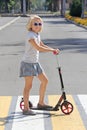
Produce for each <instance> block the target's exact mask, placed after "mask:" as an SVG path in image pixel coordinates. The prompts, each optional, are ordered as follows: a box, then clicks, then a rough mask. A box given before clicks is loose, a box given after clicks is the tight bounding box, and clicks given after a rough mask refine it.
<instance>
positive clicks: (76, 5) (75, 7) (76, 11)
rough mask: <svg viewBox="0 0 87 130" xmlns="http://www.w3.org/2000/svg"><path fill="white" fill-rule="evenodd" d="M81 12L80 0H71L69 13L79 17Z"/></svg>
mask: <svg viewBox="0 0 87 130" xmlns="http://www.w3.org/2000/svg"><path fill="white" fill-rule="evenodd" d="M81 13H82V4H81V0H73V1H72V4H71V8H70V15H71V16H78V17H81Z"/></svg>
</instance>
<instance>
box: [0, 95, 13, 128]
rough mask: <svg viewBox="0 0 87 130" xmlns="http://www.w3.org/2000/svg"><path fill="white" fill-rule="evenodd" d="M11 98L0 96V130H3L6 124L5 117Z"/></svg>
mask: <svg viewBox="0 0 87 130" xmlns="http://www.w3.org/2000/svg"><path fill="white" fill-rule="evenodd" d="M11 99H12V97H11V96H0V130H4V128H5V124H6V123H7V120H6V117H7V116H8V111H9V107H10V103H11Z"/></svg>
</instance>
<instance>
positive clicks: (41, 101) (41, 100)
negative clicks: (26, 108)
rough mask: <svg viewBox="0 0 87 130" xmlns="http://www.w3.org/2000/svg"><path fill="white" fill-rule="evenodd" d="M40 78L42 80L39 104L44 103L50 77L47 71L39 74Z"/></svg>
mask: <svg viewBox="0 0 87 130" xmlns="http://www.w3.org/2000/svg"><path fill="white" fill-rule="evenodd" d="M38 78H39V80H40V81H41V84H40V90H39V95H40V97H39V104H40V105H44V96H45V91H46V86H47V83H48V79H47V76H46V75H45V73H42V74H39V75H38Z"/></svg>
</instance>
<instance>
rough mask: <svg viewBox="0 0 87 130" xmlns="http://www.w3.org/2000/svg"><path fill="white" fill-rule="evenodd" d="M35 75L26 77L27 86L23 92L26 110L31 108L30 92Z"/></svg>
mask: <svg viewBox="0 0 87 130" xmlns="http://www.w3.org/2000/svg"><path fill="white" fill-rule="evenodd" d="M32 81H33V76H27V77H25V87H24V92H23V98H24V110H29V93H30V90H31V88H32Z"/></svg>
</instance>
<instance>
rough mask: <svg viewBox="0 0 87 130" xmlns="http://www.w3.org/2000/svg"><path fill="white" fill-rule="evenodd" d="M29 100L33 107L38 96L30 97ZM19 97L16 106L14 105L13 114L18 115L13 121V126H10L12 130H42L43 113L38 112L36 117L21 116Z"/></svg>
mask: <svg viewBox="0 0 87 130" xmlns="http://www.w3.org/2000/svg"><path fill="white" fill-rule="evenodd" d="M30 100H31V101H32V102H33V104H34V105H35V104H36V102H37V100H38V96H31V97H30ZM19 104H20V97H18V101H17V105H16V110H15V114H17V116H18V115H20V116H19V117H18V118H16V120H15V119H14V122H13V125H12V130H18V129H20V130H25V129H26V130H28V129H29V128H30V129H31V130H35V129H37V130H40V129H41V130H44V118H43V111H42V112H39V111H37V112H38V114H37V115H36V116H24V115H23V114H22V112H20V107H19Z"/></svg>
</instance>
